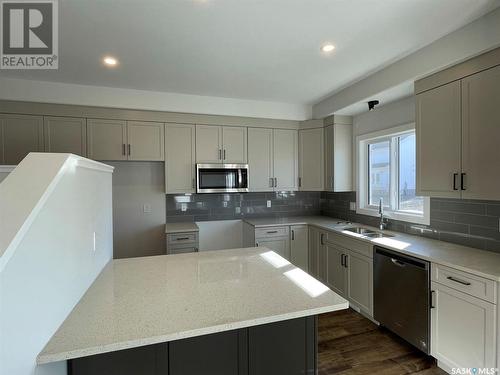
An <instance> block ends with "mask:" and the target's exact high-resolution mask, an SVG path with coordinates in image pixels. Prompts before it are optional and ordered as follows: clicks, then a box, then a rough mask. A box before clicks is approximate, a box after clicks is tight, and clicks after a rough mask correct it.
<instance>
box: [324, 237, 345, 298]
mask: <svg viewBox="0 0 500 375" xmlns="http://www.w3.org/2000/svg"><path fill="white" fill-rule="evenodd" d="M326 251H327V254H328V255H327V257H328V277H327V279H328V280H327V284H328V286H329V287H330V288H332V290H333V291H334V292H336V293H338V294H340V295H341V296H344V297H345V296H346V295H347V268H346V267H345V266H344V264H345V262H344V260H345V259H346V257H347V254H346V253H347V250H346V249H343V248H341V247H338V246H335V245H333V244H328V245H327V250H326Z"/></svg>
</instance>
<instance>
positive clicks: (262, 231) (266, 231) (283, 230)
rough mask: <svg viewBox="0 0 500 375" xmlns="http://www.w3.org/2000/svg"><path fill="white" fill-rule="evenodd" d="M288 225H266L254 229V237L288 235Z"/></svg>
mask: <svg viewBox="0 0 500 375" xmlns="http://www.w3.org/2000/svg"><path fill="white" fill-rule="evenodd" d="M288 233H289V227H288V226H284V227H268V228H257V229H255V238H259V239H261V238H263V237H288Z"/></svg>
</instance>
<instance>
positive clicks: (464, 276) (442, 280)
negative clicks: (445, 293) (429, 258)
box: [431, 263, 497, 304]
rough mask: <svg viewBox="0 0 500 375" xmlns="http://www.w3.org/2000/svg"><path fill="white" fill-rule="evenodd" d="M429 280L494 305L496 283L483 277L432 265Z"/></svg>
mask: <svg viewBox="0 0 500 375" xmlns="http://www.w3.org/2000/svg"><path fill="white" fill-rule="evenodd" d="M431 280H432V281H435V282H437V283H439V284H442V285H446V286H447V287H450V288H452V289H456V290H458V291H461V292H464V293H467V294H470V295H471V296H473V297H477V298H481V299H483V300H485V301H488V302H491V303H494V304H496V303H497V301H496V295H497V283H496V282H494V281H493V280H488V279H485V278H483V277H479V276H476V275H472V274H470V273H467V272H463V271H459V270H456V269H454V268H450V267H446V266H442V265H440V264H435V263H432V265H431Z"/></svg>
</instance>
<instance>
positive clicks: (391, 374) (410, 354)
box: [318, 309, 446, 375]
mask: <svg viewBox="0 0 500 375" xmlns="http://www.w3.org/2000/svg"><path fill="white" fill-rule="evenodd" d="M318 336H319V337H318V341H319V343H318V362H319V364H318V367H319V375H330V374H343V375H354V374H356V375H361V374H384V375H385V374H387V375H399V374H419V375H442V374H443V375H445V374H446V372H444V371H443V370H441V369H439V368H438V367H437V366H436V364H435V361H434V359H433V358H431V357H428V356H426V355H425V354H424V353H422V352H420V351H419V350H417V349H416V348H414V347H413V346H411V345H410V344H408V343H407V342H406V341H404V340H403V339H401V338H399V337H398V336H396V335H394V334H393V333H391V332H389V331H388V330H386V329H384V328H379V327H378V326H377V325H376V324H374V323H372V322H371V321H370V320H368V319H366V318H365V317H363V316H362V315H360V314H358V313H357V312H355V311H353V310H351V309H347V310H343V311H336V312H334V313H329V314H323V315H320V316H319V319H318Z"/></svg>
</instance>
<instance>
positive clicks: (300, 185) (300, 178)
mask: <svg viewBox="0 0 500 375" xmlns="http://www.w3.org/2000/svg"><path fill="white" fill-rule="evenodd" d="M299 187H302V177H299Z"/></svg>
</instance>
